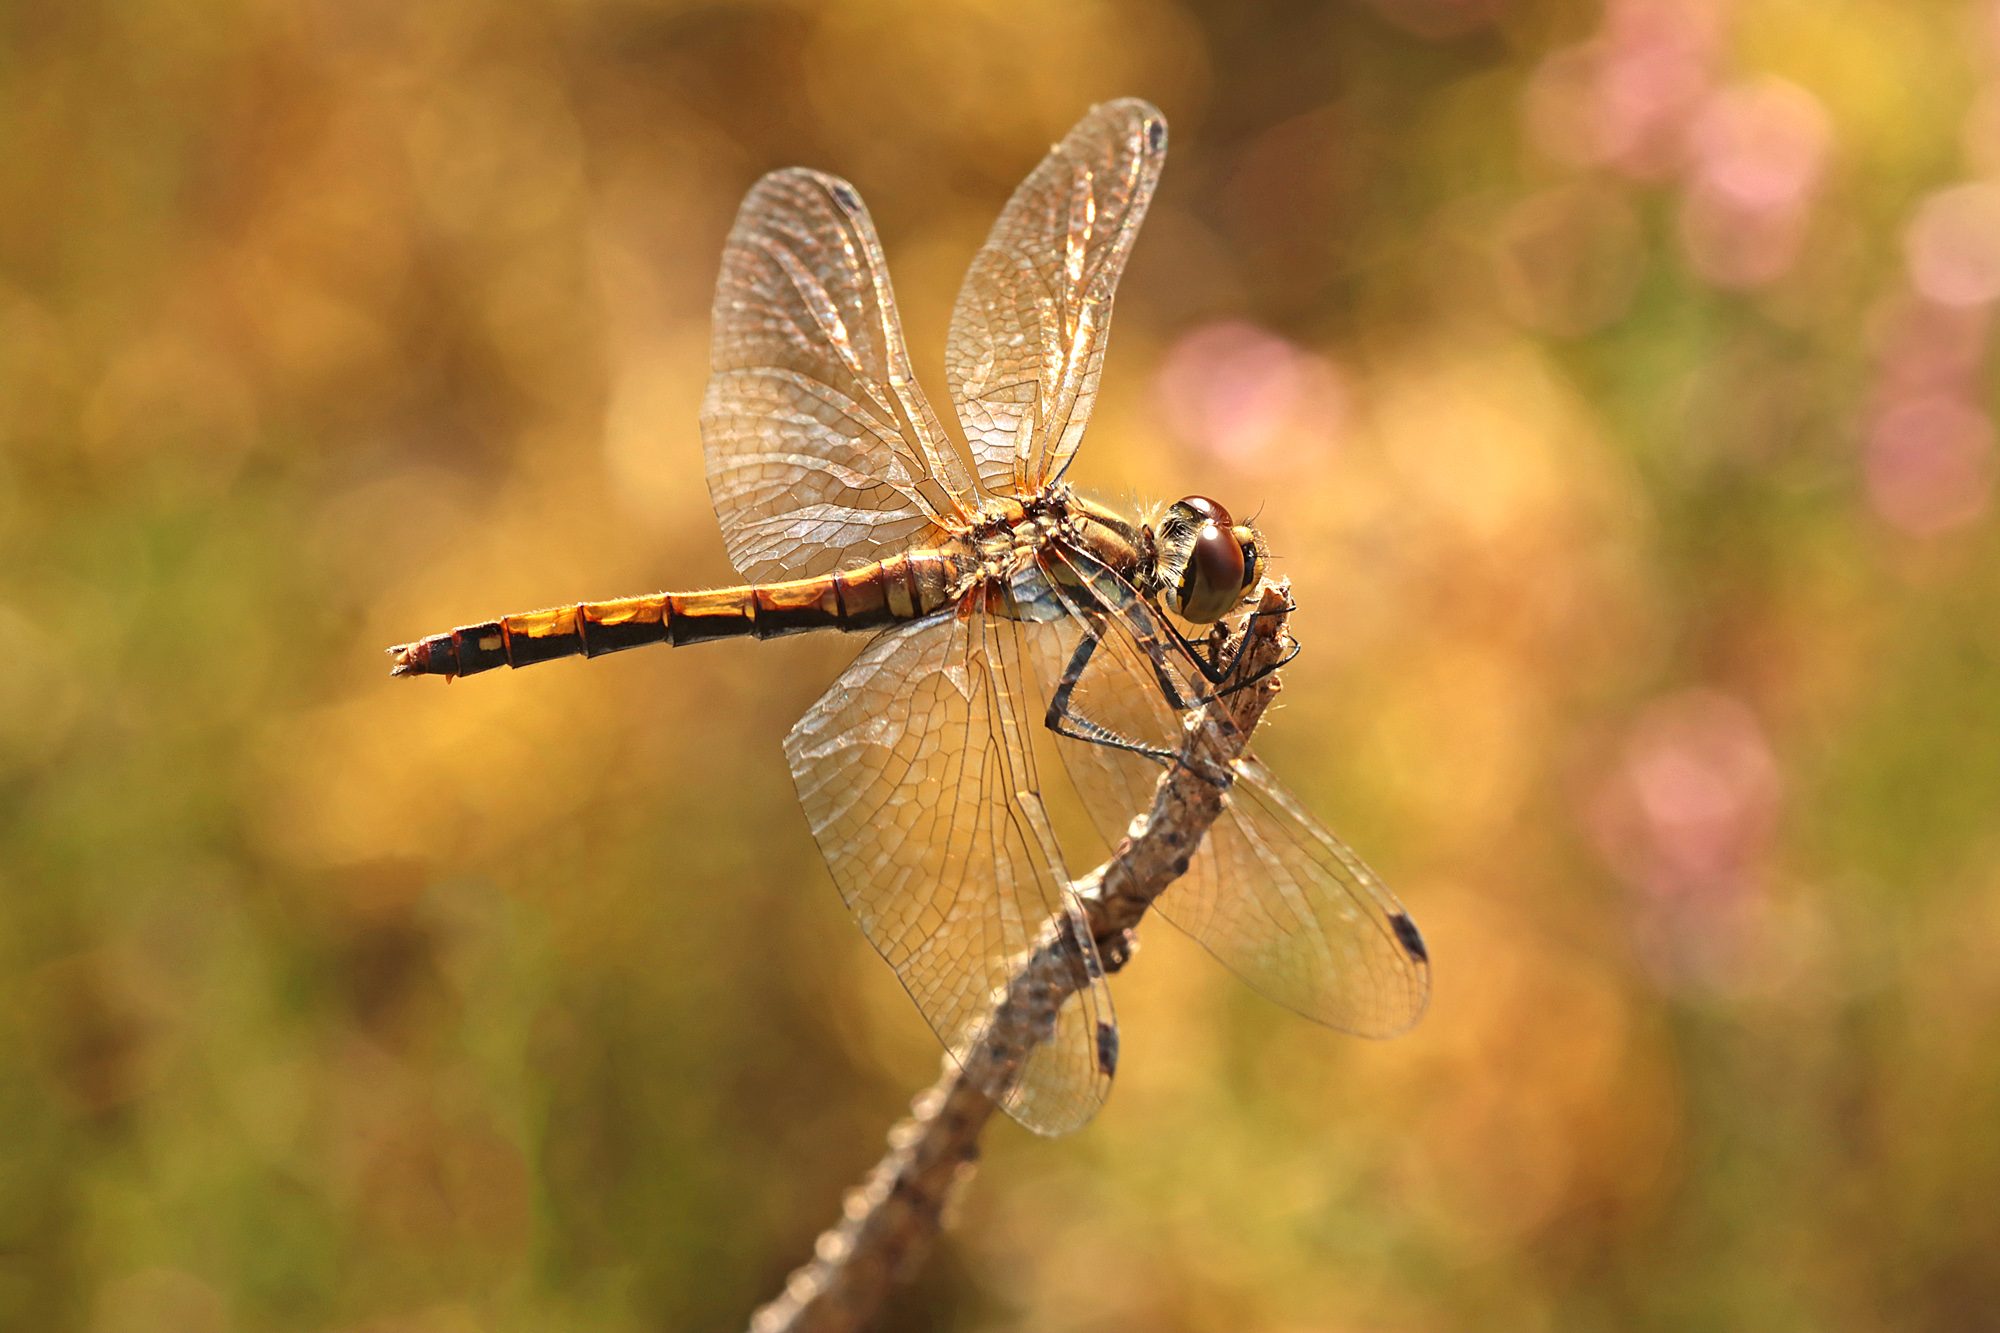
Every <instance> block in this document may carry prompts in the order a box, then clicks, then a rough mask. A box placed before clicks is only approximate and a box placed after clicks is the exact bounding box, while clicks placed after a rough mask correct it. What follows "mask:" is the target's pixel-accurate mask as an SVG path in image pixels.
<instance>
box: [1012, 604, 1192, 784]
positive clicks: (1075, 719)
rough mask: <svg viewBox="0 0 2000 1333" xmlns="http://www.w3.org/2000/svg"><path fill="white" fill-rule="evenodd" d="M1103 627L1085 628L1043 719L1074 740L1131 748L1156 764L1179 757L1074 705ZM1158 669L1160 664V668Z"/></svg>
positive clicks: (1061, 733)
mask: <svg viewBox="0 0 2000 1333" xmlns="http://www.w3.org/2000/svg"><path fill="white" fill-rule="evenodd" d="M1099 633H1101V630H1100V628H1099V627H1098V626H1095V625H1092V626H1088V627H1086V628H1085V630H1084V632H1083V637H1082V639H1081V640H1079V641H1078V643H1077V645H1076V651H1075V652H1074V653H1072V654H1071V655H1070V659H1069V665H1068V666H1066V667H1064V668H1063V674H1062V679H1061V680H1060V681H1058V682H1057V683H1056V690H1055V694H1054V695H1053V696H1052V697H1051V698H1050V699H1049V711H1048V713H1047V714H1046V715H1045V716H1044V717H1043V719H1042V720H1043V722H1044V723H1045V724H1046V725H1047V727H1048V729H1049V730H1050V731H1053V732H1054V733H1055V734H1056V735H1058V736H1067V737H1069V738H1070V739H1071V740H1077V741H1086V742H1088V743H1090V744H1092V745H1102V746H1105V747H1106V748H1108V749H1113V750H1129V751H1130V752H1131V753H1133V754H1138V755H1144V756H1145V757H1146V758H1148V759H1150V760H1152V761H1153V762H1154V763H1156V764H1166V763H1169V762H1171V761H1172V760H1173V759H1174V758H1175V752H1174V751H1172V750H1168V749H1163V748H1162V747H1160V746H1157V745H1145V744H1142V743H1140V742H1139V741H1134V740H1127V739H1126V738H1125V737H1123V736H1120V735H1119V734H1118V733H1117V732H1115V731H1113V730H1111V728H1109V727H1107V726H1104V725H1102V724H1101V723H1097V722H1093V721H1091V720H1090V719H1089V718H1087V717H1084V716H1082V715H1081V714H1079V713H1077V712H1076V711H1075V710H1074V709H1072V708H1071V707H1070V702H1069V699H1070V695H1071V694H1073V693H1075V691H1076V687H1077V682H1079V681H1081V680H1082V679H1083V670H1084V668H1085V667H1086V666H1088V665H1089V664H1090V656H1091V654H1092V653H1094V652H1096V651H1097V640H1098V635H1099ZM1156 669H1157V668H1156Z"/></svg>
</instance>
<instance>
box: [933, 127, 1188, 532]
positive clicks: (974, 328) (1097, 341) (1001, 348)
mask: <svg viewBox="0 0 2000 1333" xmlns="http://www.w3.org/2000/svg"><path fill="white" fill-rule="evenodd" d="M1166 155H1167V122H1166V119H1165V118H1164V117H1163V116H1161V115H1160V113H1159V111H1158V110H1156V109H1155V108H1154V107H1153V106H1151V105H1150V104H1148V103H1146V102H1142V101H1139V100H1138V99H1136V98H1126V99H1124V100H1122V101H1117V102H1106V103H1104V104H1103V105H1102V106H1098V107H1094V108H1092V109H1091V112H1090V114H1089V115H1087V116H1085V117H1084V118H1083V119H1082V120H1080V121H1078V122H1077V124H1076V128H1074V129H1072V130H1071V131H1070V132H1069V135H1068V136H1067V137H1066V138H1064V140H1063V141H1062V142H1061V143H1059V144H1057V145H1056V146H1055V147H1054V148H1052V149H1050V150H1049V155H1048V156H1047V157H1045V158H1043V159H1042V164H1041V165H1040V166H1038V167H1036V168H1035V170H1034V171H1033V172H1032V173H1031V174H1030V175H1029V176H1028V178H1027V179H1026V180H1024V181H1022V182H1021V186H1020V188H1019V189H1017V190H1015V191H1014V197H1013V198H1012V199H1009V200H1008V201H1007V207H1006V208H1005V209H1004V210H1003V211H1002V212H1001V214H1000V219H999V221H997V222H995V223H994V224H993V231H992V233H991V234H990V235H989V236H988V237H987V238H986V245H985V247H984V248H982V249H981V250H980V252H979V253H978V255H976V256H975V257H974V258H973V261H972V267H971V269H970V270H969V271H968V272H967V273H966V275H965V285H964V286H963V287H961V288H960V289H959V293H958V304H957V306H956V307H955V308H954V309H953V310H952V315H951V333H950V335H949V338H948V340H947V342H946V344H945V368H946V376H947V378H948V379H949V381H950V386H951V397H952V401H953V402H954V403H955V404H956V405H957V408H958V419H959V422H960V424H961V425H963V426H964V428H965V434H966V438H967V440H968V442H969V443H970V444H971V446H972V456H973V460H974V462H975V463H976V464H977V466H978V471H979V482H980V485H982V486H983V487H985V488H986V490H987V491H989V492H991V493H994V494H999V495H1017V494H1018V495H1027V494H1032V493H1034V492H1036V491H1039V490H1040V489H1041V488H1042V486H1043V485H1044V484H1045V483H1046V482H1048V481H1051V480H1053V479H1055V478H1057V477H1059V476H1061V475H1062V471H1063V469H1064V468H1065V467H1066V466H1068V463H1069V459H1070V456H1071V455H1072V454H1074V453H1075V452H1076V446H1077V444H1078V443H1079V442H1080V441H1081V439H1082V438H1083V428H1084V426H1085V425H1086V424H1087V423H1088V422H1089V420H1090V409H1091V407H1092V405H1093V404H1094V403H1095V402H1096V400H1097V380H1098V374H1099V371H1100V370H1101V368H1102V367H1103V364H1104V344H1105V339H1106V336H1107V335H1108V333H1109V331H1110V328H1111V298H1112V295H1113V293H1114V292H1116V291H1117V288H1118V278H1119V275H1120V274H1122V273H1123V272H1124V271H1125V259H1126V256H1127V255H1129V254H1130V253H1131V251H1132V242H1133V240H1134V239H1136V237H1137V236H1138V233H1139V223H1140V222H1141V221H1142V220H1143V219H1144V218H1145V216H1146V205H1147V204H1148V203H1150V202H1151V201H1152V198H1153V187H1154V185H1155V184H1156V183H1157V182H1158V180H1159V178H1160V166H1161V164H1162V163H1163V162H1164V161H1165V160H1166Z"/></svg>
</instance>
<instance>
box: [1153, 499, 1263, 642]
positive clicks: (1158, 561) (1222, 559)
mask: <svg viewBox="0 0 2000 1333" xmlns="http://www.w3.org/2000/svg"><path fill="white" fill-rule="evenodd" d="M1153 546H1154V552H1155V554H1154V561H1155V564H1154V570H1153V579H1154V583H1155V586H1157V587H1158V589H1159V596H1160V599H1161V600H1162V601H1163V602H1165V603H1166V604H1167V606H1168V608H1169V609H1170V610H1172V611H1173V612H1174V614H1175V615H1178V616H1180V617H1181V618H1182V619H1183V620H1189V621H1192V622H1194V623H1195V624H1197V625H1206V624H1209V623H1211V622H1213V621H1217V620H1220V619H1222V617H1224V616H1226V615H1228V614H1229V612H1230V610H1231V609H1232V608H1234V607H1235V606H1236V604H1237V603H1238V602H1241V601H1242V600H1243V598H1244V596H1245V595H1246V594H1248V593H1249V592H1250V590H1251V589H1252V588H1255V587H1256V586H1257V581H1258V580H1259V579H1260V578H1262V577H1263V574H1264V562H1265V560H1266V558H1267V553H1266V551H1265V547H1264V538H1263V535H1262V534H1261V533H1259V532H1258V531H1257V529H1256V528H1255V527H1253V526H1252V525H1250V524H1248V523H1238V522H1236V521H1235V520H1234V519H1232V518H1231V517H1230V516H1229V511H1228V510H1227V509H1224V508H1223V507H1222V506H1221V505H1220V504H1218V503H1217V502H1216V501H1214V500H1211V499H1209V498H1208V497H1207V496H1205V495H1190V496H1187V497H1186V498H1185V499H1180V500H1176V501H1174V503H1173V504H1171V505H1169V506H1167V511H1166V513H1164V514H1162V515H1161V516H1160V521H1159V522H1158V523H1156V524H1154V525H1153Z"/></svg>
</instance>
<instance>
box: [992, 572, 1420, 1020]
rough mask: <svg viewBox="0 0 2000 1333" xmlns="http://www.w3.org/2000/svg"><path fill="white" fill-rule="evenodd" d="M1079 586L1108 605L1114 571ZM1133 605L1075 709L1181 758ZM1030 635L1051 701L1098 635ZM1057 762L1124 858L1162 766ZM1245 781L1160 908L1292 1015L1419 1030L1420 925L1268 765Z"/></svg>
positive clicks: (1078, 626)
mask: <svg viewBox="0 0 2000 1333" xmlns="http://www.w3.org/2000/svg"><path fill="white" fill-rule="evenodd" d="M1079 572H1087V573H1088V575H1089V579H1090V583H1089V586H1090V587H1091V589H1092V590H1093V591H1094V592H1096V593H1097V594H1098V595H1099V597H1100V598H1107V593H1108V592H1110V591H1111V590H1107V589H1106V588H1105V587H1104V586H1103V584H1104V571H1102V570H1101V569H1090V570H1088V571H1079ZM1114 577H1115V576H1114ZM1131 597H1132V599H1133V603H1134V604H1133V605H1128V606H1127V607H1126V609H1125V610H1126V613H1125V614H1113V615H1111V616H1108V617H1105V618H1102V619H1101V620H1100V622H1099V623H1100V626H1101V628H1100V630H1099V631H1097V633H1098V642H1097V646H1096V648H1095V650H1094V651H1093V652H1092V654H1091V657H1090V660H1089V662H1088V664H1087V666H1086V668H1085V670H1084V673H1083V675H1082V677H1081V678H1080V680H1079V682H1078V684H1077V685H1076V686H1075V688H1074V691H1073V693H1072V695H1071V706H1072V709H1073V710H1074V711H1075V712H1076V713H1077V714H1079V715H1080V716H1082V717H1084V718H1087V719H1089V720H1090V721H1091V722H1094V723H1096V724H1097V725H1099V726H1102V727H1104V728H1106V729H1108V730H1109V731H1112V732H1114V733H1117V734H1119V735H1121V736H1123V737H1125V738H1126V739H1129V740H1135V741H1139V742H1142V743H1145V744H1148V745H1153V746H1157V747H1161V748H1165V749H1169V750H1177V749H1179V747H1180V744H1181V718H1180V715H1179V714H1177V713H1176V712H1175V711H1174V710H1173V709H1172V708H1170V707H1169V706H1168V704H1167V701H1166V699H1165V697H1164V695H1163V693H1162V690H1161V688H1160V684H1159V680H1158V674H1157V672H1156V671H1155V669H1154V665H1153V662H1152V660H1151V658H1150V657H1149V655H1148V653H1147V652H1146V651H1145V648H1144V647H1143V635H1144V633H1145V629H1146V624H1147V621H1148V619H1149V617H1150V613H1149V612H1144V610H1143V606H1142V605H1138V604H1137V594H1136V593H1134V594H1131ZM1135 612H1136V614H1135ZM1030 629H1031V631H1032V633H1031V634H1030V636H1029V646H1030V657H1031V659H1032V661H1033V664H1034V668H1035V671H1036V674H1037V677H1038V678H1039V679H1040V680H1041V682H1042V687H1043V689H1044V690H1045V691H1053V690H1054V688H1055V687H1056V683H1057V682H1058V681H1059V680H1060V679H1061V677H1062V673H1063V672H1064V670H1065V669H1066V668H1067V667H1068V666H1069V664H1070V663H1071V661H1072V660H1073V657H1074V654H1075V651H1076V645H1077V643H1078V641H1079V640H1080V639H1081V638H1082V636H1083V635H1084V634H1085V633H1086V632H1091V631H1089V630H1087V629H1086V626H1085V622H1084V621H1083V619H1082V618H1081V617H1080V616H1078V615H1072V616H1070V617H1067V618H1065V619H1063V620H1060V621H1056V622H1053V623H1051V624H1047V625H1035V626H1031V627H1030ZM1056 748H1057V750H1058V752H1059V753H1060V754H1061V755H1062V757H1063V763H1064V765H1065V766H1066V767H1067V768H1068V770H1069V775H1070V780H1071V782H1072V783H1073V784H1074V785H1075V787H1076V790H1077V793H1078V795H1079V796H1080V797H1081V798H1082V800H1083V803H1084V806H1085V808H1086V809H1087V810H1088V811H1089V813H1090V816H1091V820H1092V822H1093V823H1094V824H1095V825H1096V826H1097V830H1098V832H1099V833H1100V834H1101V835H1102V836H1103V837H1104V839H1105V841H1106V842H1107V843H1109V844H1112V845H1116V843H1117V841H1118V839H1119V838H1121V837H1123V836H1124V834H1125V830H1126V828H1127V826H1128V825H1129V824H1130V822H1131V820H1132V817H1133V816H1134V815H1136V814H1139V813H1141V812H1143V811H1144V810H1146V809H1147V808H1148V807H1149V806H1150V805H1151V803H1152V799H1153V788H1154V785H1155V783H1156V782H1157V781H1158V779H1159V775H1160V768H1159V765H1157V764H1156V763H1154V762H1152V761H1151V760H1149V759H1146V758H1145V757H1143V756H1141V755H1138V754H1134V753H1131V752H1129V751H1125V750H1119V749H1116V748H1112V747H1109V746H1105V745H1100V744H1094V743H1091V742H1087V741H1079V740H1074V739H1070V738H1067V737H1060V736H1059V737H1057V739H1056ZM1235 767H1236V773H1235V784H1234V786H1233V787H1232V788H1231V789H1230V796H1229V804H1228V807H1227V808H1226V809H1225V810H1224V812H1223V815H1222V818H1221V819H1219V820H1217V821H1216V823H1215V825H1214V826H1213V827H1212V828H1211V829H1210V830H1209V833H1208V836H1207V837H1206V838H1205V839H1203V841H1202V844H1201V846H1200V847H1199V848H1198V849H1197V850H1196V851H1195V853H1194V854H1193V855H1192V856H1191V857H1190V858H1189V862H1188V870H1187V873H1186V874H1185V875H1184V876H1183V877H1181V878H1180V879H1179V880H1176V881H1175V882H1174V884H1173V885H1172V886H1171V887H1170V888H1168V889H1167V891H1166V892H1165V893H1164V894H1162V895H1161V896H1160V898H1159V899H1158V901H1157V902H1156V903H1155V904H1154V906H1155V908H1156V909H1157V910H1158V911H1159V912H1160V914H1161V915H1163V916H1165V917H1166V918H1167V919H1168V920H1169V921H1171V922H1173V923H1174V925H1176V926H1178V927H1180V928H1181V929H1182V930H1183V931H1186V932H1187V933H1188V934H1189V935H1191V936H1193V937H1194V938H1195V940H1197V941H1198V942H1199V943H1200V944H1201V945H1202V946H1203V947H1204V948H1206V949H1207V950H1208V951H1209V952H1210V953H1212V954H1214V955H1215V956H1216V957H1217V958H1219V959H1221V960H1222V962H1223V963H1224V964H1225V965H1227V966H1228V968H1229V969H1230V970H1231V971H1233V972H1235V973H1236V974H1237V975H1238V976H1240V977H1242V978H1243V980H1245V981H1247V982H1248V983H1249V984H1250V985H1251V986H1252V987H1254V988H1255V989H1256V990H1258V991H1260V992H1262V993H1263V994H1264V995H1266V996H1268V997H1269V998H1271V999H1273V1000H1276V1001H1277V1002H1278V1003H1279V1004H1281V1005H1284V1006H1285V1007H1286V1008H1287V1009H1291V1010H1294V1011H1296V1012H1298V1013H1301V1014H1304V1015H1305V1016H1306V1017H1307V1018H1310V1019H1313V1020H1315V1021H1317V1022H1320V1023H1325V1024H1327V1025H1328V1026H1330V1027H1336V1028H1340V1029H1342V1030H1343V1031H1346V1032H1352V1033H1355V1034H1357V1035H1359V1036H1364V1037H1390V1036H1394V1035H1396V1034H1397V1033H1399V1032H1402V1031H1404V1030H1405V1029H1407V1028H1409V1027H1410V1026H1411V1025H1412V1024H1413V1023H1415V1022H1416V1021H1417V1019H1418V1018H1419V1017H1421V1016H1422V1014H1423V1011H1424V1006H1425V1004H1426V1003H1427V1002H1428V1000H1429V997H1430V960H1429V956H1428V954H1427V952H1426V950H1425V948H1424V944H1423V940H1422V937H1421V936H1420V935H1419V934H1418V932H1417V928H1416V926H1415V925H1414V924H1413V923H1412V922H1411V920H1410V917H1409V914H1408V913H1407V912H1405V911H1404V910H1403V907H1402V904H1400V903H1398V902H1397V901H1396V899H1395V897H1394V895H1392V894H1391V893H1390V892H1389V890H1388V889H1387V888H1385V887H1383V885H1382V882H1381V880H1379V879H1378V878H1376V876H1375V873H1374V872H1373V871H1372V870H1370V869H1369V868H1368V867H1367V866H1366V865H1364V864H1363V863H1362V861H1361V860H1360V858H1358V857H1357V856H1355V855H1354V853H1353V852H1352V851H1350V850H1349V849H1348V848H1347V846H1346V845H1345V844H1344V843H1342V842H1341V841H1340V839H1338V838H1336V837H1335V836H1334V835H1333V834H1332V833H1330V832H1329V831H1327V829H1326V827H1325V826H1324V825H1322V824H1321V823H1320V822H1319V821H1318V820H1316V819H1314V818H1313V817H1312V815H1311V814H1310V813H1308V812H1307V811H1306V810H1305V808H1304V807H1303V806H1301V805H1300V804H1299V802H1298V800H1297V799H1296V798H1295V797H1293V796H1292V794H1291V793H1290V792H1288V791H1286V790H1285V788H1284V786H1283V785H1282V784H1280V783H1279V782H1278V780H1277V779H1276V778H1275V777H1274V776H1273V775H1272V774H1271V772H1270V770H1269V769H1267V768H1265V767H1264V765H1263V764H1262V763H1261V762H1259V761H1258V760H1257V759H1255V758H1254V757H1250V756H1246V757H1244V758H1243V759H1242V760H1240V761H1238V763H1237V764H1236V766H1235Z"/></svg>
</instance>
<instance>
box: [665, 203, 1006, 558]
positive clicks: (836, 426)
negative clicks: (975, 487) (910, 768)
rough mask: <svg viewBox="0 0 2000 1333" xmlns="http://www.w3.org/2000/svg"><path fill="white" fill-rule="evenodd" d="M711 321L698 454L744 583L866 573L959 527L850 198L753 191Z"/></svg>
mask: <svg viewBox="0 0 2000 1333" xmlns="http://www.w3.org/2000/svg"><path fill="white" fill-rule="evenodd" d="M714 322H715V333H714V337H715V344H714V350H713V356H712V364H711V368H710V374H709V381H708V392H707V395H706V396H705V397H704V398H703V400H702V407H701V434H702V444H703V448H704V451H705V452H706V454H707V459H708V489H709V494H710V496H711V497H712V498H713V499H714V501H715V513H716V517H717V518H719V519H720V520H721V523H722V535H723V540H724V541H725V543H726V544H727V546H728V549H729V559H730V562H731V563H732V564H734V565H735V566H736V568H737V570H738V572H740V573H741V574H742V575H743V577H744V578H745V579H748V580H750V581H752V582H758V581H768V580H771V579H774V578H780V577H804V576H806V575H811V574H824V573H827V572H829V571H831V570H835V569H838V568H841V567H844V566H851V565H855V564H860V563H864V562H866V561H868V560H871V559H876V558H879V557H880V556H881V555H886V554H889V553H893V552H894V551H896V550H900V549H902V548H903V547H905V546H908V545H910V544H911V543H913V542H917V541H921V540H926V539H929V538H934V537H935V536H937V535H939V534H940V533H941V532H942V531H943V530H944V529H946V528H950V527H955V526H958V525H959V524H960V522H961V521H962V520H963V518H964V517H965V515H966V514H967V513H969V512H970V508H971V487H970V485H969V483H968V481H967V477H966V473H965V468H964V465H963V464H962V463H961V462H960V461H959V457H958V455H957V453H956V452H954V451H953V449H952V447H951V446H950V444H949V443H948V442H947V441H946V440H945V436H944V432H943V430H942V428H941V427H940V426H939V424H938V420H937V416H936V414H935V413H933V412H932V411H931V408H930V405H929V404H928V403H927V402H925V401H924V395H923V391H922V390H921V389H920V388H919V387H918V386H917V383H916V380H915V379H914V378H913V377H912V375H911V373H910V362H909V355H908V353H907V352H906V351H905V349H904V345H903V331H902V326H901V323H900V321H899V320H898V318H897V315H896V298H895V293H894V292H893V291H892V290H891V289H890V286H889V270H888V266H887V265H886V264H885V263H884V261H883V258H882V246H881V243H880V242H879V241H878V240H877V239H876V237H875V224H874V222H873V221H872V220H871V219H870V218H869V216H868V209H867V207H866V206H865V205H864V204H862V202H861V197H860V196H859V195H858V194H856V193H855V191H854V187H853V186H851V185H849V184H848V183H847V182H846V181H843V180H840V179H838V178H837V177H834V176H828V175H825V174H823V173H821V172H817V171H807V170H804V169H803V168H793V169H791V170H787V171H775V172H772V173H771V174H770V175H768V176H766V177H764V179H763V180H761V181H759V182H757V184H756V185H755V186H754V187H753V188H752V189H751V191H750V193H749V194H748V195H746V196H745V197H744V199H743V206H742V208H741V209H740V210H738V212H737V215H736V225H735V227H734V228H733V229H731V231H730V233H729V241H728V244H727V245H726V246H725V247H724V249H723V252H722V273H721V275H720V277H718V278H717V280H716V284H715V311H714Z"/></svg>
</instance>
